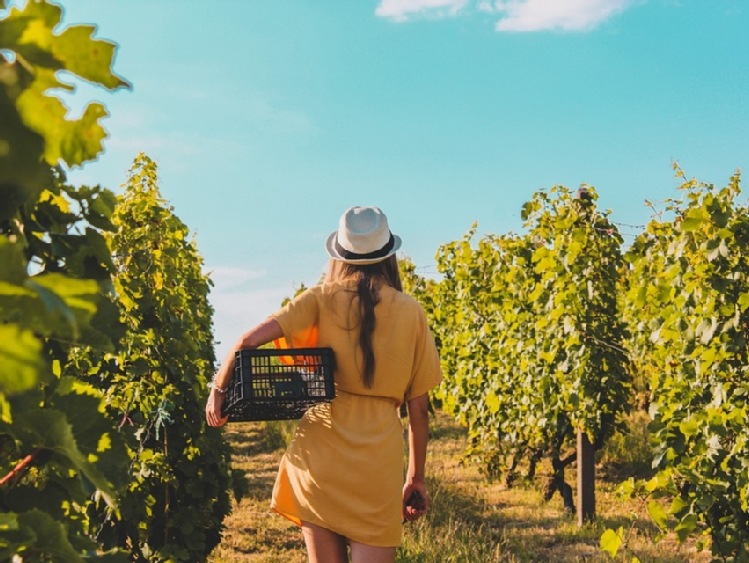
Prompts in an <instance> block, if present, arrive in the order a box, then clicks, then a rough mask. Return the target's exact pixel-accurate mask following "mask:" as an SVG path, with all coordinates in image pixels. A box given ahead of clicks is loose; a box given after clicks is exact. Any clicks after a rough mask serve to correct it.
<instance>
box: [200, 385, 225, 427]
mask: <svg viewBox="0 0 749 563" xmlns="http://www.w3.org/2000/svg"><path fill="white" fill-rule="evenodd" d="M223 404H224V394H223V393H219V392H218V391H217V390H216V388H215V387H214V388H213V389H211V394H210V395H208V402H207V403H206V404H205V419H206V421H207V422H208V425H209V426H223V425H224V424H226V421H227V420H229V417H227V416H221V406H222V405H223Z"/></svg>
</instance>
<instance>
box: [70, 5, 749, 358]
mask: <svg viewBox="0 0 749 563" xmlns="http://www.w3.org/2000/svg"><path fill="white" fill-rule="evenodd" d="M62 4H63V5H64V7H65V22H66V23H68V24H72V23H95V24H97V25H98V32H97V36H98V37H101V38H106V39H110V40H113V41H115V42H117V43H118V44H119V51H118V56H117V60H116V63H115V71H116V72H117V73H118V74H120V75H121V76H123V77H125V78H126V79H127V80H129V81H130V82H131V83H132V84H133V89H132V91H119V92H116V93H113V94H111V93H108V92H105V91H102V90H96V89H93V88H90V87H87V86H85V85H82V86H81V87H79V88H78V91H77V92H76V94H75V96H73V97H72V98H70V100H69V103H70V105H71V111H73V112H75V111H76V104H79V103H80V101H81V100H88V99H97V100H99V101H102V102H104V103H105V104H106V106H107V108H108V109H109V111H110V113H111V117H110V118H108V119H107V120H106V122H105V127H106V128H107V130H108V131H109V133H110V138H109V139H108V140H107V142H106V145H105V147H106V152H105V153H104V154H103V155H102V156H101V157H100V158H99V160H98V161H97V162H94V163H89V164H87V165H86V166H85V167H84V168H83V169H82V170H80V171H76V172H74V173H73V174H72V175H71V178H72V179H73V180H74V181H75V182H76V183H91V184H93V183H100V184H102V185H105V186H107V187H110V188H112V189H115V190H118V189H119V186H120V185H121V184H122V183H123V182H124V181H125V179H126V172H127V170H128V168H129V167H130V164H131V163H132V160H133V158H134V157H135V155H136V154H137V153H138V152H140V151H143V152H145V153H147V154H148V155H149V156H150V157H151V158H153V159H154V160H155V161H156V162H157V163H158V166H159V172H160V189H161V192H162V194H163V195H164V197H165V198H166V199H168V200H169V201H170V203H171V204H172V205H173V206H174V209H175V212H176V214H177V215H178V216H179V217H180V218H181V219H182V220H183V221H184V222H185V223H187V225H188V226H189V227H190V229H191V230H192V231H193V232H194V233H196V236H197V241H198V246H199V249H200V251H201V253H202V255H203V256H204V258H205V261H206V265H207V269H208V270H209V271H211V272H212V277H213V279H214V282H215V287H214V290H213V293H212V297H211V299H212V302H213V304H214V307H215V308H216V317H215V325H216V338H217V339H218V340H220V341H221V344H220V345H219V346H218V348H217V351H218V353H219V355H221V356H223V354H224V353H225V351H226V350H227V349H228V346H229V345H230V343H231V342H233V341H234V340H235V339H236V338H237V337H238V336H239V334H240V333H241V331H242V330H244V329H246V328H249V326H251V325H252V324H254V323H255V322H257V321H259V320H261V319H263V318H264V317H265V316H267V315H268V314H269V313H271V312H272V311H273V310H274V309H275V308H276V307H277V306H278V304H279V303H280V301H281V299H282V298H283V297H285V296H288V295H291V294H292V293H293V291H294V289H295V288H296V287H298V286H299V284H301V283H306V284H308V285H309V284H313V283H315V282H316V281H317V280H318V279H319V277H320V274H321V272H322V271H323V269H324V266H325V263H326V256H325V252H324V249H323V243H324V240H325V237H326V236H327V235H328V234H329V233H330V232H331V231H332V230H334V228H335V227H336V224H337V220H338V217H339V216H340V214H341V212H342V211H343V210H344V209H345V208H347V207H349V206H351V205H378V206H380V207H382V208H383V210H384V211H385V212H386V213H387V214H388V216H389V218H390V222H391V226H392V229H393V231H394V232H396V233H398V234H400V235H401V236H402V238H403V240H404V245H403V251H404V252H405V253H406V254H408V255H410V256H411V257H412V259H413V260H414V261H415V262H416V264H417V265H418V266H419V267H420V271H421V272H422V273H423V274H425V275H431V274H433V273H434V272H435V266H434V255H435V253H436V251H437V248H438V247H439V246H440V245H441V244H443V243H446V242H450V241H452V240H455V239H458V238H460V237H461V236H462V235H463V234H464V233H465V232H466V230H467V229H468V228H469V227H470V225H471V223H472V222H473V221H478V222H479V232H480V233H481V234H483V233H506V232H509V231H516V232H518V231H521V230H522V225H521V221H520V209H521V206H522V204H523V203H524V202H525V201H527V200H529V199H530V198H531V196H532V194H533V193H534V192H536V191H538V190H541V189H548V188H550V187H552V186H554V185H557V184H562V185H565V186H567V187H569V188H571V189H576V188H577V186H578V185H580V184H581V183H583V182H585V183H588V184H591V185H593V186H595V187H596V189H597V190H598V192H599V194H600V196H601V198H600V202H599V203H600V205H601V206H602V207H604V208H609V209H611V210H612V211H613V215H612V217H613V220H614V221H617V222H620V223H622V224H623V225H622V227H621V229H622V231H623V232H625V233H632V234H634V233H637V232H638V229H636V228H633V227H629V226H627V225H642V224H643V223H645V222H647V220H648V219H649V210H648V209H647V208H646V207H645V205H644V201H645V199H650V200H652V201H656V202H657V201H660V200H663V199H665V198H668V197H675V196H677V195H678V192H677V191H676V186H677V185H678V182H677V181H676V180H675V179H674V176H673V171H672V168H671V165H672V162H673V161H678V162H679V163H680V164H681V166H682V167H683V168H684V170H685V172H686V174H687V175H688V176H695V177H698V178H699V179H701V180H704V181H707V182H710V183H715V184H719V185H723V184H725V183H726V181H727V180H728V178H729V176H730V175H731V174H732V173H733V172H734V171H735V170H736V169H738V168H746V166H747V165H748V164H749V140H748V136H747V131H749V72H747V70H749V68H748V66H749V35H748V34H747V29H749V3H748V2H746V0H689V1H686V0H684V1H678V0H513V1H476V0H473V1H472V0H381V1H379V0H369V1H362V0H359V1H344V0H337V1H336V0H315V1H303V0H266V1H260V0H246V1H240V0H215V1H213V2H206V1H197V0H181V1H177V0H128V1H125V0H67V1H64V2H62ZM629 240H631V237H630V239H629Z"/></svg>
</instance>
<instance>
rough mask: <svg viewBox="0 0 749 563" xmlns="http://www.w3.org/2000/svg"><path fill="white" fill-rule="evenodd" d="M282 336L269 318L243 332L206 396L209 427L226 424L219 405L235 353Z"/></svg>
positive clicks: (278, 328)
mask: <svg viewBox="0 0 749 563" xmlns="http://www.w3.org/2000/svg"><path fill="white" fill-rule="evenodd" d="M282 336H283V331H282V330H281V325H279V324H278V322H277V321H276V319H274V318H272V317H269V318H267V319H265V320H264V321H263V322H261V323H260V324H259V325H257V326H255V327H254V328H251V329H250V330H248V331H247V332H245V333H244V334H243V335H242V337H241V338H240V339H239V340H238V341H237V343H236V344H235V345H234V347H233V348H232V349H231V350H229V352H228V353H227V355H226V359H224V363H223V364H221V368H220V369H219V370H218V373H216V377H214V379H213V387H212V388H211V394H210V395H208V402H207V403H206V405H205V418H206V421H207V422H208V424H209V425H210V426H223V425H224V424H226V421H227V418H226V417H222V416H221V405H223V403H224V394H225V393H226V388H227V387H228V386H229V382H230V381H231V378H232V375H233V374H234V356H235V354H236V352H237V351H238V350H242V349H244V348H257V347H258V346H262V345H263V344H267V343H268V342H271V341H272V340H275V339H276V338H281V337H282Z"/></svg>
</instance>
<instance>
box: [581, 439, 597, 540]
mask: <svg viewBox="0 0 749 563" xmlns="http://www.w3.org/2000/svg"><path fill="white" fill-rule="evenodd" d="M595 453H596V452H595V450H594V449H593V444H591V443H590V440H589V439H588V435H587V434H586V433H585V432H583V431H581V430H578V431H577V524H578V526H582V525H583V524H585V523H586V522H592V521H593V520H595V518H596V465H595V464H596V460H595Z"/></svg>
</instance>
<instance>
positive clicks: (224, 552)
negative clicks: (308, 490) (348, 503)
mask: <svg viewBox="0 0 749 563" xmlns="http://www.w3.org/2000/svg"><path fill="white" fill-rule="evenodd" d="M294 426H295V423H243V424H232V425H230V426H229V427H228V430H227V432H228V433H229V437H230V439H231V441H232V444H233V446H234V457H233V464H234V467H235V468H237V469H239V470H241V471H243V472H244V473H245V474H246V476H247V479H248V485H249V491H248V493H247V495H246V496H245V498H243V499H242V501H241V502H239V503H237V504H236V505H235V507H234V512H233V513H232V514H231V516H230V517H229V518H227V520H226V527H227V529H226V531H225V533H224V539H223V541H222V543H221V545H220V546H219V547H217V548H216V549H215V550H214V552H213V553H212V554H211V557H210V558H209V561H210V562H213V563H219V562H232V561H257V562H266V563H282V562H283V563H297V562H299V563H301V562H304V561H306V560H307V558H306V553H305V550H304V542H303V540H302V537H301V533H300V531H299V529H298V528H297V527H296V526H294V525H292V524H291V523H288V522H287V521H286V520H285V519H283V518H281V517H280V516H278V515H275V514H272V513H271V512H270V511H269V504H270V495H271V491H272V488H273V482H274V480H275V475H276V469H277V467H278V462H279V460H280V458H281V455H282V453H283V449H284V447H285V443H286V440H287V439H288V437H289V436H290V433H291V431H292V430H293V427H294ZM432 427H433V428H432V435H433V437H432V440H431V442H430V450H429V459H428V475H429V490H430V496H431V498H432V509H431V510H430V512H429V514H428V515H427V517H426V518H422V519H421V520H419V521H417V522H413V523H410V524H407V525H406V527H405V533H404V539H403V545H402V547H401V549H400V550H399V552H398V561H399V562H400V563H404V562H409V563H431V562H433V563H446V562H465V563H479V562H485V561H486V562H492V561H497V562H505V561H506V562H535V561H539V562H560V563H562V562H583V561H585V562H589V563H597V562H600V563H604V562H610V561H612V560H611V558H610V557H609V556H608V555H607V554H605V553H603V552H602V551H601V550H600V549H599V541H600V536H601V534H602V533H603V530H604V529H605V528H607V527H610V528H614V529H616V528H618V527H620V526H622V527H623V528H624V529H625V530H628V529H629V528H630V524H631V522H632V515H635V514H636V515H638V518H639V520H638V524H637V526H636V527H635V528H634V529H633V530H632V531H631V533H630V539H629V546H630V548H631V549H632V552H630V553H623V554H622V555H621V556H619V557H617V560H618V561H631V558H632V555H633V554H634V555H636V556H637V557H639V558H640V560H641V561H643V562H648V561H651V562H656V561H657V562H659V563H661V562H662V563H681V562H701V561H709V560H710V557H709V555H708V554H705V553H702V554H698V553H696V552H695V550H694V547H693V544H691V543H689V544H685V545H681V544H678V543H677V542H676V541H675V540H674V538H673V537H667V538H664V539H662V540H660V541H659V542H658V543H653V541H652V538H653V537H655V536H656V535H657V530H656V529H655V528H654V527H653V526H652V525H651V524H649V519H648V517H647V510H646V507H644V506H642V505H639V504H638V503H634V502H623V501H621V500H620V499H619V498H618V497H617V496H616V495H615V493H614V489H615V484H614V483H611V482H609V481H607V480H605V479H600V480H599V481H598V482H597V490H596V500H597V511H598V516H599V517H598V520H597V522H595V523H594V524H591V525H587V526H584V527H582V528H580V527H578V526H577V522H576V519H575V517H572V516H569V515H565V513H564V510H563V505H562V500H561V498H560V497H559V496H558V495H557V496H555V497H554V498H552V499H551V501H549V502H544V501H543V498H542V493H541V491H540V488H537V487H536V486H535V485H534V484H531V485H528V486H517V487H515V488H512V489H507V488H505V487H504V486H503V485H501V484H500V483H491V482H487V481H486V479H485V478H484V477H483V475H482V474H481V473H480V471H479V470H478V468H477V467H476V466H472V465H465V464H463V463H462V461H461V459H462V455H463V452H464V450H465V447H466V437H465V432H464V430H463V429H462V428H460V427H458V426H457V425H456V424H455V423H454V422H453V421H452V420H451V419H449V418H448V417H447V416H445V415H443V414H441V413H438V414H437V415H436V416H435V417H434V418H433V422H432ZM544 470H545V469H544V467H543V466H541V467H540V468H539V473H540V474H542V473H543V471H544ZM600 474H602V475H603V474H604V472H603V471H601V472H600ZM567 482H568V483H570V484H571V485H573V486H574V483H575V470H574V466H573V467H570V468H569V470H568V474H567Z"/></svg>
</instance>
